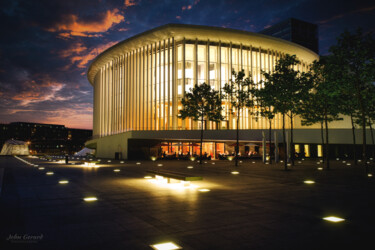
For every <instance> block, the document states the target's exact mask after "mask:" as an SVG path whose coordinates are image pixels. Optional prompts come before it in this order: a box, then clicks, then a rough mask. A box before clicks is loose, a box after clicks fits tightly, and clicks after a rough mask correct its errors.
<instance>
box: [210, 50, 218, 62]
mask: <svg viewBox="0 0 375 250" xmlns="http://www.w3.org/2000/svg"><path fill="white" fill-rule="evenodd" d="M211 62H217V46H210V63H211Z"/></svg>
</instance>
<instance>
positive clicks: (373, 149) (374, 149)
mask: <svg viewBox="0 0 375 250" xmlns="http://www.w3.org/2000/svg"><path fill="white" fill-rule="evenodd" d="M371 122H372V121H371V119H369V124H370V133H371V140H372V157H373V158H374V156H375V148H374V145H375V144H374V133H373V131H372V125H371Z"/></svg>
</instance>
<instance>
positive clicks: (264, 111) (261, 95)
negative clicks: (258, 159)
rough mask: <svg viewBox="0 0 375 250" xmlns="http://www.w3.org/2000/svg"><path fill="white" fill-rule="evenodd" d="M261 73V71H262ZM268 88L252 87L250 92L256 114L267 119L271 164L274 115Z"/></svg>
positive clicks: (270, 161)
mask: <svg viewBox="0 0 375 250" xmlns="http://www.w3.org/2000/svg"><path fill="white" fill-rule="evenodd" d="M262 73H263V71H262ZM268 91H269V88H260V89H256V88H255V89H253V90H252V93H253V95H254V97H255V99H256V101H255V103H256V106H257V108H256V111H255V114H256V115H260V116H262V117H265V118H267V120H268V137H269V152H270V156H269V159H270V160H269V163H270V164H272V120H273V118H274V117H275V112H274V108H273V107H272V98H269V96H270V95H272V93H269V92H268Z"/></svg>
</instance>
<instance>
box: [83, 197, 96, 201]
mask: <svg viewBox="0 0 375 250" xmlns="http://www.w3.org/2000/svg"><path fill="white" fill-rule="evenodd" d="M83 200H84V201H87V202H90V201H97V200H98V199H97V198H96V197H86V198H84V199H83Z"/></svg>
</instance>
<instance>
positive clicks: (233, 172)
mask: <svg viewBox="0 0 375 250" xmlns="http://www.w3.org/2000/svg"><path fill="white" fill-rule="evenodd" d="M230 173H231V174H239V173H240V172H238V171H232V172H230Z"/></svg>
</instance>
